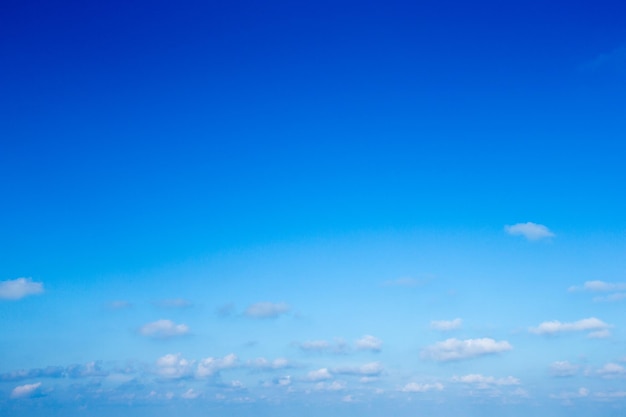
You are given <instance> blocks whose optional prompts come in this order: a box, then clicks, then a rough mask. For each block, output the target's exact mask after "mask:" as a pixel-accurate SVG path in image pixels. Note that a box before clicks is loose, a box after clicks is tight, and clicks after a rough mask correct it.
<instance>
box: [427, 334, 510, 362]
mask: <svg viewBox="0 0 626 417" xmlns="http://www.w3.org/2000/svg"><path fill="white" fill-rule="evenodd" d="M511 349H513V346H511V344H510V343H509V342H507V341H506V340H502V341H499V342H498V341H496V340H494V339H490V338H482V339H465V340H459V339H454V338H453V339H447V340H444V341H443V342H438V343H435V344H434V345H432V346H429V347H427V348H425V349H424V350H423V351H422V357H423V358H424V359H432V360H436V361H442V362H445V361H454V360H460V359H468V358H473V357H476V356H482V355H489V354H495V353H501V352H506V351H509V350H511Z"/></svg>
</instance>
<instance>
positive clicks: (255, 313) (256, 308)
mask: <svg viewBox="0 0 626 417" xmlns="http://www.w3.org/2000/svg"><path fill="white" fill-rule="evenodd" d="M289 310H290V307H289V305H288V304H287V303H272V302H269V301H263V302H259V303H255V304H251V305H250V306H248V308H247V309H246V311H245V312H244V314H245V315H246V316H248V317H251V318H257V319H272V318H276V317H279V316H281V315H283V314H286V313H287V312H289Z"/></svg>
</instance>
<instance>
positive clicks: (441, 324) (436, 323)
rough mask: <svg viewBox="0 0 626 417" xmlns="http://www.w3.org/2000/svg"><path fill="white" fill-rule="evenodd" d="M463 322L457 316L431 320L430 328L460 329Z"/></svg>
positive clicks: (443, 329) (441, 329) (442, 329)
mask: <svg viewBox="0 0 626 417" xmlns="http://www.w3.org/2000/svg"><path fill="white" fill-rule="evenodd" d="M462 324H463V320H461V319H459V318H456V319H454V320H433V321H431V322H430V328H431V329H434V330H440V331H444V332H445V331H449V330H456V329H460V328H461V325H462Z"/></svg>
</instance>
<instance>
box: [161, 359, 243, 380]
mask: <svg viewBox="0 0 626 417" xmlns="http://www.w3.org/2000/svg"><path fill="white" fill-rule="evenodd" d="M236 366H238V359H237V356H236V355H234V354H232V353H231V354H229V355H226V356H224V357H223V358H213V357H208V358H205V359H201V360H199V361H195V360H188V359H185V358H183V357H182V356H181V354H180V353H175V354H172V353H170V354H167V355H165V356H162V357H160V358H159V359H157V361H156V374H157V375H159V376H160V377H162V378H166V379H181V378H191V377H196V378H207V377H210V376H213V375H215V374H216V373H217V372H219V371H221V370H223V369H229V368H234V367H236Z"/></svg>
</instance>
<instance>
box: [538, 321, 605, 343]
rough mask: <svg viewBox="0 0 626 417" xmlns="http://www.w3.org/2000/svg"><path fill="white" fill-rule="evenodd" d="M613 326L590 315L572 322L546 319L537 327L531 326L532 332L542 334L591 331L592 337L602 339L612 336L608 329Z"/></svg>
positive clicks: (590, 335)
mask: <svg viewBox="0 0 626 417" xmlns="http://www.w3.org/2000/svg"><path fill="white" fill-rule="evenodd" d="M610 327H611V326H610V325H609V324H607V323H605V322H603V321H602V320H600V319H597V318H595V317H589V318H586V319H582V320H578V321H575V322H571V323H562V322H560V321H558V320H553V321H544V322H543V323H541V324H540V325H539V326H537V327H531V328H530V329H529V330H530V332H531V333H535V334H540V335H554V334H557V333H563V332H584V331H589V332H590V333H589V334H588V335H587V336H588V337H590V338H592V339H601V338H605V337H608V336H610V332H609V331H608V329H609V328H610Z"/></svg>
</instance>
